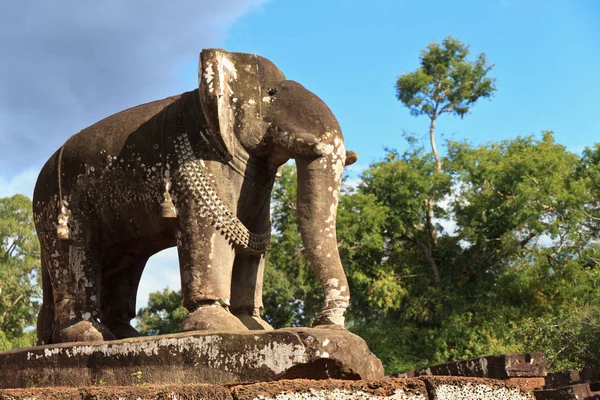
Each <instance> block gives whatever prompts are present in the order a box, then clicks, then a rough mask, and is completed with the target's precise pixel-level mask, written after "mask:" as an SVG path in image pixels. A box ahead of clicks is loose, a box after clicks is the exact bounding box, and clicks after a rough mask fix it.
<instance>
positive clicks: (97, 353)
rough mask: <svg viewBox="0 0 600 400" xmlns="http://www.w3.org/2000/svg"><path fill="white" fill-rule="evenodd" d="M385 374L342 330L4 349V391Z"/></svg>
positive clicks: (0, 357)
mask: <svg viewBox="0 0 600 400" xmlns="http://www.w3.org/2000/svg"><path fill="white" fill-rule="evenodd" d="M298 378H308V379H327V378H333V379H350V380H358V379H367V380H371V379H381V378H383V367H382V364H381V361H379V359H378V358H377V357H375V355H373V354H372V353H371V352H370V351H369V348H368V347H367V344H366V343H365V342H364V340H363V339H361V338H360V337H358V336H356V335H354V334H352V333H350V332H348V331H346V330H338V329H311V328H294V329H279V330H275V331H251V332H242V333H240V332H236V333H231V332H230V333H228V332H222V333H214V332H211V333H202V332H187V333H179V334H172V335H162V336H153V337H139V338H131V339H124V340H115V341H110V342H98V343H86V344H83V343H61V344H55V345H47V346H38V347H30V348H26V349H17V350H11V351H8V352H5V353H1V354H0V388H2V389H5V388H32V387H37V388H39V387H59V386H63V387H84V386H92V387H93V386H141V385H182V384H198V383H203V384H217V385H229V384H241V383H253V382H268V381H274V380H280V379H298Z"/></svg>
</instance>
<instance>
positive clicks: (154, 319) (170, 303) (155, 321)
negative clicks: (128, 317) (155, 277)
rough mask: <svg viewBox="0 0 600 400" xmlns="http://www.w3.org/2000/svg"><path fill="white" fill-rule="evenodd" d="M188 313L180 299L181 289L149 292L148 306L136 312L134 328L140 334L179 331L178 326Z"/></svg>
mask: <svg viewBox="0 0 600 400" xmlns="http://www.w3.org/2000/svg"><path fill="white" fill-rule="evenodd" d="M187 314H188V310H187V309H186V308H185V307H183V304H182V301H181V290H177V291H175V290H170V289H169V288H168V287H167V288H165V289H163V291H162V292H153V293H150V296H149V299H148V306H147V307H144V308H140V309H139V310H138V312H137V315H136V319H137V323H136V328H137V329H138V331H139V332H140V333H141V334H142V335H149V336H153V335H163V334H166V333H175V332H179V326H180V325H181V323H182V322H183V319H184V318H185V317H186V315H187Z"/></svg>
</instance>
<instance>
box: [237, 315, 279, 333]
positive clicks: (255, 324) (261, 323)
mask: <svg viewBox="0 0 600 400" xmlns="http://www.w3.org/2000/svg"><path fill="white" fill-rule="evenodd" d="M233 315H235V316H236V317H237V318H238V319H239V320H240V321H241V322H242V324H244V326H246V328H248V329H250V330H251V331H272V330H273V327H272V326H271V325H269V323H268V322H267V321H265V320H264V319H262V318H261V317H260V316H259V315H252V314H249V313H245V312H239V313H238V312H235V311H234V312H233Z"/></svg>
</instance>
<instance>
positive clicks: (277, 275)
mask: <svg viewBox="0 0 600 400" xmlns="http://www.w3.org/2000/svg"><path fill="white" fill-rule="evenodd" d="M272 199H273V228H274V231H275V233H274V234H273V236H272V239H271V248H270V250H269V252H268V253H267V260H266V263H267V264H266V268H265V278H264V279H265V284H264V291H263V301H264V303H265V310H264V318H265V320H267V321H268V322H269V323H270V324H271V325H272V326H273V327H275V328H280V327H284V326H310V325H311V324H312V321H313V320H314V318H315V317H316V316H317V314H318V312H319V311H321V306H322V304H323V292H322V290H319V289H318V288H320V284H319V283H318V279H317V277H316V274H315V273H314V272H313V270H312V267H311V266H310V264H309V263H308V261H307V260H306V258H305V257H304V254H303V250H304V245H303V243H302V238H301V237H300V233H299V231H298V224H297V220H296V173H295V169H294V168H293V167H291V166H289V165H286V166H284V167H283V169H282V175H281V177H280V178H279V179H278V181H277V185H276V186H275V188H274V190H273V197H272Z"/></svg>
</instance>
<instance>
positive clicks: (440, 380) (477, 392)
mask: <svg viewBox="0 0 600 400" xmlns="http://www.w3.org/2000/svg"><path fill="white" fill-rule="evenodd" d="M420 379H421V380H423V381H424V382H425V385H426V387H427V391H428V393H429V398H430V399H432V400H466V399H468V400H488V399H489V400H498V399H503V400H533V399H534V396H533V393H532V392H530V391H528V390H524V389H521V388H517V387H515V386H512V385H510V384H507V383H505V382H503V381H498V380H492V379H485V378H466V377H454V376H453V377H448V376H428V377H421V378H420Z"/></svg>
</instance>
